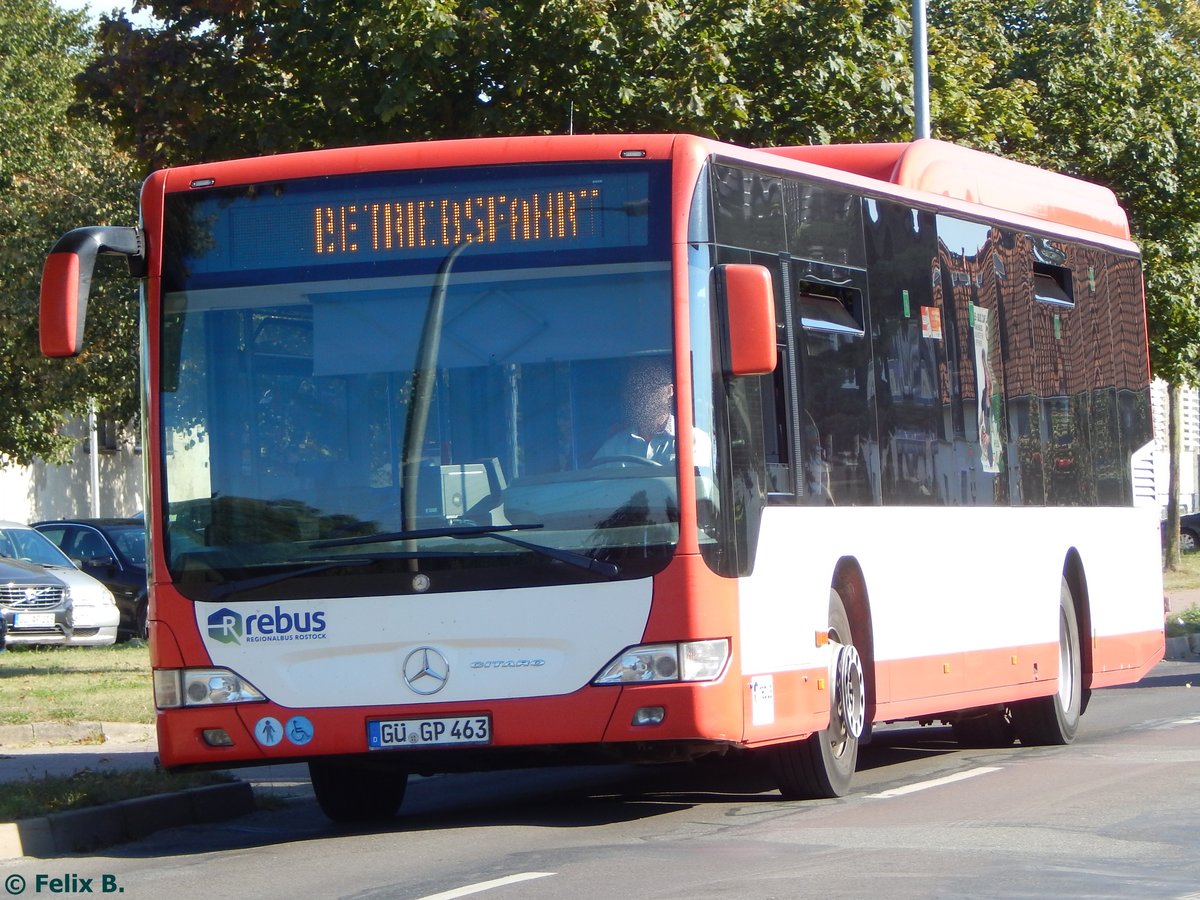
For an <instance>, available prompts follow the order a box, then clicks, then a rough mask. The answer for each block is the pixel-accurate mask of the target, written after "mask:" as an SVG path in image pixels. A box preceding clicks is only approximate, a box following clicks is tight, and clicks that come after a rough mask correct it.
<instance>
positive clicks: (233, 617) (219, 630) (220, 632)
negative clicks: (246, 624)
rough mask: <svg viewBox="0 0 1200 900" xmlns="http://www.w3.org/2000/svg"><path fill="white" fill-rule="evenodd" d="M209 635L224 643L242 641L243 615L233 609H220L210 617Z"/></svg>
mask: <svg viewBox="0 0 1200 900" xmlns="http://www.w3.org/2000/svg"><path fill="white" fill-rule="evenodd" d="M208 636H209V637H210V638H212V639H213V640H214V641H220V642H221V643H222V644H237V643H240V641H239V640H238V639H239V638H240V637H241V636H242V617H241V616H240V615H238V614H237V613H235V612H234V611H233V610H232V609H227V608H226V609H218V610H217V611H216V612H215V613H213V614H212V615H211V616H209V617H208Z"/></svg>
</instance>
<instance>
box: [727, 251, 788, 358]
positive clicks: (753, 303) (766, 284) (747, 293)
mask: <svg viewBox="0 0 1200 900" xmlns="http://www.w3.org/2000/svg"><path fill="white" fill-rule="evenodd" d="M716 282H717V292H718V296H721V297H723V299H724V306H725V321H726V323H727V327H728V329H729V374H730V375H766V374H768V373H770V372H774V371H775V364H776V362H777V356H778V354H777V352H776V347H775V292H774V291H773V290H772V289H771V273H770V272H769V271H768V270H767V269H766V268H764V267H763V266H754V265H746V264H743V263H731V264H728V265H723V266H717V269H716Z"/></svg>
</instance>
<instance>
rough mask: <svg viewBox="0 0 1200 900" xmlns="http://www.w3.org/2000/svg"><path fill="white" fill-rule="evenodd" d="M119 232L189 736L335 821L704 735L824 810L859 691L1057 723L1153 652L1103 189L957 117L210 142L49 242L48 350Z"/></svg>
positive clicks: (166, 615) (174, 724)
mask: <svg viewBox="0 0 1200 900" xmlns="http://www.w3.org/2000/svg"><path fill="white" fill-rule="evenodd" d="M101 254H106V255H116V256H123V257H125V258H126V259H127V260H128V262H129V266H130V271H131V273H132V274H133V275H135V276H137V277H139V278H140V279H141V291H140V298H141V299H140V304H141V354H142V371H143V385H144V416H143V422H144V430H145V434H144V444H143V446H144V447H145V454H144V458H145V461H146V491H147V510H148V512H147V516H146V521H147V526H148V535H149V537H148V541H149V550H150V553H149V555H150V575H149V579H150V607H149V618H150V622H149V630H150V650H151V664H152V667H153V684H154V698H155V705H156V709H157V731H158V746H159V754H160V757H161V761H162V764H163V765H164V766H165V767H166V768H168V769H170V770H182V769H188V768H199V767H218V768H230V767H235V766H243V765H255V764H270V763H278V762H282V761H306V762H307V764H308V767H309V771H310V773H311V777H312V785H313V789H314V791H315V794H316V798H317V800H318V801H319V803H320V805H321V808H322V809H323V811H324V812H325V813H326V814H327V815H328V816H329V817H331V818H332V819H334V820H338V821H354V820H364V819H379V818H388V817H390V816H393V815H394V814H395V813H396V812H397V811H398V809H399V807H400V805H401V803H402V800H403V796H404V791H405V787H406V784H407V781H408V778H409V776H410V775H414V774H422V775H425V774H432V773H449V772H459V771H479V770H489V769H497V768H504V767H514V766H538V765H550V764H557V763H578V762H589V763H590V762H593V761H614V762H638V763H652V762H675V761H690V760H695V759H699V758H702V757H714V756H721V755H725V756H729V757H732V758H737V759H739V760H747V761H748V763H749V764H750V765H752V766H761V767H762V771H763V772H764V773H769V774H770V776H771V777H772V778H773V783H774V784H776V785H777V786H778V789H779V791H780V792H781V793H782V795H783V796H784V797H787V798H833V797H838V796H842V795H844V794H846V793H847V792H848V791H849V790H851V786H852V778H853V775H854V770H855V767H856V761H857V758H858V752H859V747H860V745H861V744H863V743H864V742H865V741H868V740H869V739H870V736H871V733H872V729H873V728H874V727H875V726H877V725H882V724H885V723H893V722H906V721H917V722H922V723H941V724H943V725H949V726H950V727H951V728H952V729H953V734H954V736H955V738H956V739H957V740H958V741H959V742H961V743H962V744H965V745H972V746H1004V745H1011V744H1013V743H1015V742H1017V741H1019V742H1020V743H1022V744H1026V745H1046V744H1067V743H1069V742H1071V741H1072V739H1073V738H1074V737H1075V735H1076V732H1077V729H1078V725H1079V719H1080V716H1081V714H1082V713H1083V712H1084V710H1085V709H1086V707H1087V705H1088V700H1089V698H1090V695H1091V692H1092V691H1093V690H1095V689H1097V688H1100V687H1105V686H1110V685H1117V684H1126V683H1131V682H1134V681H1136V680H1138V679H1139V678H1140V677H1142V676H1143V675H1144V674H1145V673H1146V672H1147V671H1148V670H1149V669H1150V668H1151V667H1152V666H1154V665H1155V663H1156V662H1157V661H1159V660H1160V659H1161V657H1162V655H1163V650H1164V638H1163V619H1162V585H1161V563H1160V535H1159V525H1158V518H1159V516H1158V513H1157V510H1156V509H1155V508H1154V506H1153V504H1152V503H1150V504H1147V503H1144V502H1142V501H1141V500H1140V497H1141V495H1142V494H1143V493H1144V491H1143V490H1140V489H1139V488H1140V485H1139V481H1138V477H1137V476H1138V471H1139V469H1138V465H1137V463H1138V460H1139V458H1140V457H1141V455H1142V454H1143V452H1144V448H1146V446H1147V445H1148V444H1149V442H1150V441H1151V438H1152V435H1151V419H1150V393H1149V387H1150V370H1149V358H1148V351H1147V332H1146V318H1145V310H1144V301H1143V291H1142V280H1141V274H1140V263H1139V255H1138V250H1137V248H1136V246H1135V245H1134V244H1133V243H1132V241H1131V238H1130V232H1129V227H1128V223H1127V220H1126V216H1125V214H1124V213H1123V211H1122V209H1121V207H1120V206H1119V205H1118V203H1117V201H1116V199H1115V197H1114V195H1113V194H1112V193H1111V192H1110V191H1109V190H1107V189H1106V188H1103V187H1099V186H1096V185H1093V184H1089V183H1085V182H1082V181H1079V180H1077V179H1074V178H1071V177H1067V176H1064V175H1061V174H1056V173H1053V172H1048V171H1042V170H1039V169H1036V168H1033V167H1030V166H1027V165H1024V164H1020V163H1017V162H1015V161H1011V160H1005V159H1001V158H997V157H994V156H991V155H988V154H984V153H981V152H977V151H973V150H969V149H966V148H962V147H958V146H955V145H952V144H949V143H944V142H940V141H936V140H928V139H926V140H918V141H915V142H913V143H907V144H864V145H853V146H850V145H847V146H824V147H774V148H759V149H751V148H743V147H738V146H733V145H731V144H727V143H722V142H718V141H715V140H710V139H706V138H701V137H695V136H689V135H682V134H646V135H560V136H541V137H538V136H532V137H514V138H488V139H470V140H453V141H441V142H423V143H410V144H397V145H389V146H370V147H357V148H345V149H328V150H319V151H312V152H300V153H294V154H282V155H278V156H272V157H268V158H254V159H242V160H236V161H224V162H212V163H204V164H199V165H191V166H181V167H179V168H170V169H166V170H162V171H157V172H155V173H153V174H151V175H150V176H149V178H148V179H147V180H146V182H145V183H144V186H143V188H142V192H141V205H140V224H138V225H137V226H136V227H118V226H96V227H87V228H80V229H76V230H75V231H72V232H69V233H68V234H66V235H64V236H63V237H62V238H61V239H59V241H58V243H57V244H55V245H54V247H53V249H52V250H51V252H50V253H49V255H48V257H47V259H46V262H45V269H44V277H43V282H42V289H41V342H42V349H43V352H44V353H45V354H46V355H49V356H52V357H69V356H72V355H75V354H78V353H79V352H80V350H81V348H82V346H83V334H84V326H85V316H86V306H87V295H88V291H89V286H90V283H91V279H92V273H93V267H94V265H95V261H96V257H97V255H101ZM631 397H633V398H635V399H634V400H633V401H632V402H631V400H630V398H631ZM639 397H640V399H638V398H639ZM638 416H641V418H637V417H638ZM651 431H653V432H654V433H653V434H651V433H650V432H651Z"/></svg>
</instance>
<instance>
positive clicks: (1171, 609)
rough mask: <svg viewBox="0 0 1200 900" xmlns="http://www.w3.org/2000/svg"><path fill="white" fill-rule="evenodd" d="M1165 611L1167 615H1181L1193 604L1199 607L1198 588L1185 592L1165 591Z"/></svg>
mask: <svg viewBox="0 0 1200 900" xmlns="http://www.w3.org/2000/svg"><path fill="white" fill-rule="evenodd" d="M1164 597H1165V598H1166V604H1165V606H1166V611H1167V614H1168V615H1169V614H1171V613H1181V612H1183V611H1184V610H1185V609H1187V608H1188V607H1190V606H1192V605H1193V604H1194V605H1196V606H1200V588H1187V589H1186V590H1177V591H1165V592H1164Z"/></svg>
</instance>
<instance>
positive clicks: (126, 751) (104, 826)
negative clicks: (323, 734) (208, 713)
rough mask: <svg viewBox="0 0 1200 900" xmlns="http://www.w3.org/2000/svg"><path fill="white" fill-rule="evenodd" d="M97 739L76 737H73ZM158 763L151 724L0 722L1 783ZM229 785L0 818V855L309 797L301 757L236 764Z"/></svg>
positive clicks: (55, 849)
mask: <svg viewBox="0 0 1200 900" xmlns="http://www.w3.org/2000/svg"><path fill="white" fill-rule="evenodd" d="M98 740H99V741H102V743H86V744H83V743H79V742H80V741H89V742H94V741H98ZM157 766H158V742H157V739H156V737H155V733H154V726H152V725H128V724H122V723H111V722H90V723H80V724H76V725H65V724H60V723H45V724H39V725H32V726H30V725H6V726H0V789H2V788H3V785H4V784H5V783H11V782H15V781H27V780H31V779H37V778H45V777H47V776H56V777H68V776H70V775H73V774H75V773H76V772H82V771H85V770H90V771H93V772H103V771H113V770H116V771H131V770H137V769H147V770H150V769H154V768H157ZM236 774H237V776H238V778H239V780H237V781H234V782H231V783H229V784H217V785H210V786H208V787H201V788H190V789H188V790H183V791H176V792H173V793H167V794H156V795H152V796H149V797H141V798H137V799H134V800H123V801H121V802H119V803H112V804H107V805H105V806H96V807H88V808H84V809H77V810H72V811H69V812H62V813H54V814H52V815H49V816H45V817H43V818H37V819H22V820H20V821H18V822H15V823H13V822H9V823H0V860H5V859H15V858H19V857H21V856H36V857H55V856H63V855H65V854H68V853H76V852H83V851H88V850H95V849H97V848H100V847H104V846H108V845H111V844H117V843H122V842H124V841H130V840H136V839H138V838H141V837H145V836H146V835H148V834H151V833H153V832H155V831H158V830H160V829H163V828H176V827H178V826H180V825H193V824H200V823H208V822H219V821H224V820H226V819H232V818H236V817H238V816H244V815H247V814H248V813H251V812H253V811H254V809H255V798H256V797H258V798H260V799H261V798H265V797H272V798H277V799H280V800H287V799H291V798H293V797H304V796H311V795H312V794H311V787H310V785H309V782H308V768H307V766H304V765H302V764H290V765H277V766H265V767H262V768H255V769H240V770H238V771H237V773H236Z"/></svg>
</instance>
